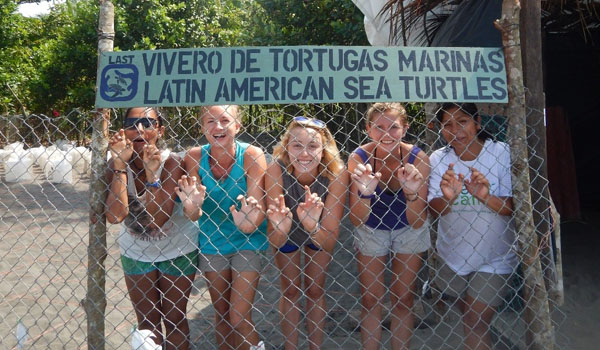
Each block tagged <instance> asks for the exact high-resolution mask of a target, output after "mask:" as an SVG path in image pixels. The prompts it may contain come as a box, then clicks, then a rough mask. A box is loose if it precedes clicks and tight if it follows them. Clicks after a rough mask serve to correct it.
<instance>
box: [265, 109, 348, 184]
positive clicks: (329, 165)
mask: <svg viewBox="0 0 600 350" xmlns="http://www.w3.org/2000/svg"><path fill="white" fill-rule="evenodd" d="M296 127H301V128H307V129H313V130H316V131H317V132H318V133H319V134H320V135H321V139H322V140H323V155H322V156H321V162H320V164H319V168H318V171H319V175H323V176H325V177H326V178H328V179H329V180H333V179H334V178H336V177H337V176H338V175H339V174H341V172H342V171H343V169H344V162H343V161H342V158H341V157H340V152H339V150H338V148H337V145H336V144H335V139H334V138H333V135H331V132H330V131H329V129H328V128H327V126H323V127H322V128H319V127H316V126H314V125H311V124H307V123H299V122H297V121H294V120H292V121H291V122H290V124H289V125H288V127H287V129H286V131H285V133H284V134H283V135H282V136H281V140H280V141H279V142H278V143H277V145H275V147H273V157H275V158H276V159H280V160H281V161H283V164H285V166H286V168H287V170H288V172H289V173H290V174H291V173H292V172H293V168H292V164H291V161H290V155H289V154H288V151H287V146H288V144H289V143H290V136H291V133H290V132H291V130H292V129H293V128H296Z"/></svg>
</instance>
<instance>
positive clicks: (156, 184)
mask: <svg viewBox="0 0 600 350" xmlns="http://www.w3.org/2000/svg"><path fill="white" fill-rule="evenodd" d="M146 187H154V188H159V187H160V180H156V181H154V182H146Z"/></svg>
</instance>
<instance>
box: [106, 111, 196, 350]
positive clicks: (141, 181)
mask: <svg viewBox="0 0 600 350" xmlns="http://www.w3.org/2000/svg"><path fill="white" fill-rule="evenodd" d="M164 130H165V128H164V126H163V125H162V118H161V116H160V114H159V113H158V112H157V111H156V110H155V109H152V108H144V107H138V108H130V109H128V110H127V112H126V113H125V120H124V122H123V129H121V130H119V131H118V132H117V133H115V134H114V135H113V136H112V137H111V138H110V140H109V150H110V154H111V160H110V162H109V169H108V171H107V174H106V179H107V181H108V184H109V192H108V197H107V203H106V206H107V211H106V217H107V220H108V221H109V222H110V223H113V224H114V223H121V224H122V228H121V232H120V234H119V247H120V251H121V262H122V265H123V271H124V273H125V281H126V284H127V290H128V292H129V297H130V299H131V302H132V304H133V308H134V310H135V314H136V317H137V322H138V326H137V328H138V329H147V330H150V331H152V332H153V333H154V341H155V342H156V343H157V344H158V345H161V346H162V347H163V348H164V349H188V348H189V326H188V321H187V319H186V308H187V303H188V297H189V294H190V291H191V287H192V281H193V280H194V276H195V273H196V268H197V267H196V265H197V261H198V251H197V239H198V238H197V237H198V229H197V227H196V225H194V224H193V223H191V222H190V221H189V220H188V219H187V218H186V217H184V216H183V209H182V205H181V202H180V201H178V200H176V196H175V186H176V185H177V182H176V179H179V177H180V176H182V175H183V167H182V164H181V162H182V160H181V159H180V158H179V157H177V156H176V155H174V154H169V153H168V152H165V151H161V150H160V149H158V147H157V141H158V140H159V139H160V138H161V137H162V136H163V134H164ZM161 321H162V322H163V323H164V327H165V331H164V333H163V331H162V326H161Z"/></svg>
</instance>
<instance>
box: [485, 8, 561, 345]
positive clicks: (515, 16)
mask: <svg viewBox="0 0 600 350" xmlns="http://www.w3.org/2000/svg"><path fill="white" fill-rule="evenodd" d="M519 12H520V4H519V0H504V1H503V3H502V17H501V18H500V20H498V21H496V27H497V28H498V29H499V30H500V32H501V33H502V43H503V46H504V54H505V60H506V72H507V78H508V82H507V83H508V84H507V85H508V97H509V102H508V106H507V109H506V115H507V117H508V140H509V143H510V153H511V160H512V186H513V206H514V209H513V210H514V219H515V224H516V230H517V235H518V240H519V255H520V258H521V262H522V268H523V278H524V288H523V290H524V294H525V295H524V297H525V303H526V307H525V321H526V323H527V348H529V349H533V350H541V349H547V350H552V349H553V348H554V336H553V331H552V323H551V319H550V309H549V303H548V293H547V291H546V286H545V283H544V276H543V272H542V266H541V262H540V250H539V245H538V237H537V234H536V230H535V227H534V224H533V215H532V213H533V207H532V204H531V192H530V187H531V182H530V176H529V162H528V152H527V131H526V125H527V123H526V109H525V88H524V86H523V66H522V60H521V47H520V45H521V42H520V33H519Z"/></svg>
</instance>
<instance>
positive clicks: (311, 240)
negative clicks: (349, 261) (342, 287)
mask: <svg viewBox="0 0 600 350" xmlns="http://www.w3.org/2000/svg"><path fill="white" fill-rule="evenodd" d="M273 153H274V157H275V160H276V161H275V162H273V163H271V164H270V166H269V168H268V170H267V177H266V179H265V188H266V190H267V203H268V205H269V209H268V210H267V216H268V219H269V230H268V232H269V241H270V243H271V244H272V245H273V247H275V262H276V264H277V266H278V268H279V270H280V272H281V275H280V283H281V291H282V297H281V298H280V300H279V311H280V313H281V318H282V320H281V328H282V332H283V334H284V335H285V349H286V350H291V349H297V348H298V336H299V331H298V329H299V327H300V318H301V311H300V308H301V307H300V296H301V295H302V294H305V295H306V316H307V332H308V334H307V337H308V341H309V348H310V349H311V350H316V349H320V347H321V344H322V343H323V337H324V326H325V316H326V314H327V312H326V306H325V290H324V285H325V278H326V277H327V274H326V271H327V266H328V264H329V262H330V261H331V253H332V251H333V248H334V246H335V243H336V241H337V237H338V234H339V225H340V221H341V219H342V215H343V212H344V203H345V200H346V191H347V187H348V174H347V172H346V170H345V169H344V164H343V162H342V160H341V159H340V156H339V152H338V149H337V146H336V144H335V140H334V139H333V136H332V135H331V133H330V132H329V130H328V129H327V127H326V125H325V123H324V122H322V121H321V120H318V119H312V118H306V117H296V118H294V119H293V120H292V122H291V123H290V125H289V126H288V128H287V130H286V132H285V133H284V135H283V136H282V137H281V141H280V142H279V144H277V146H275V148H274V150H273ZM303 256H304V266H303V265H302V262H301V260H302V257H303ZM303 279H304V288H303V287H302V280H303Z"/></svg>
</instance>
